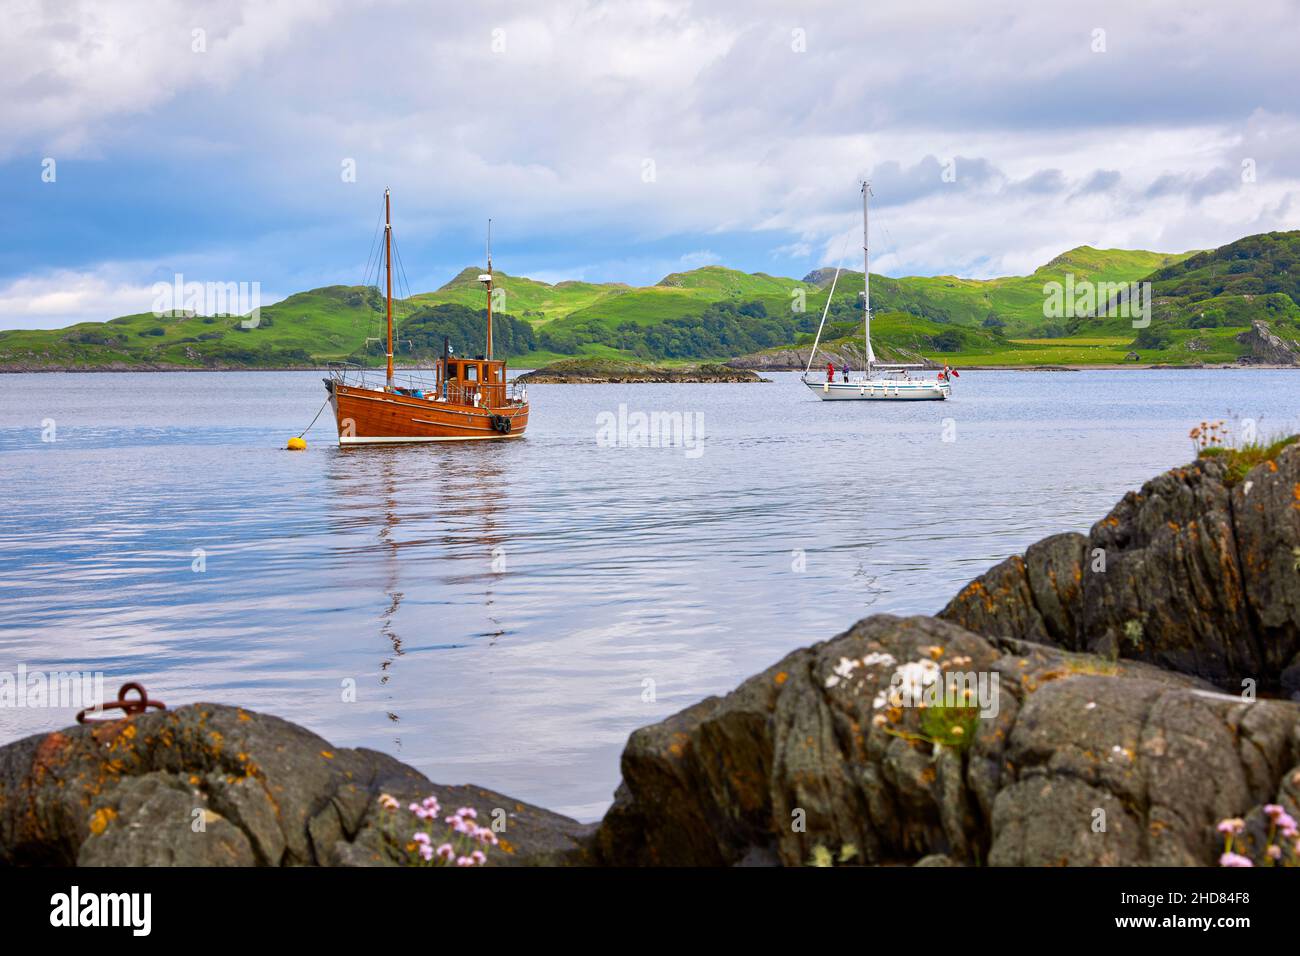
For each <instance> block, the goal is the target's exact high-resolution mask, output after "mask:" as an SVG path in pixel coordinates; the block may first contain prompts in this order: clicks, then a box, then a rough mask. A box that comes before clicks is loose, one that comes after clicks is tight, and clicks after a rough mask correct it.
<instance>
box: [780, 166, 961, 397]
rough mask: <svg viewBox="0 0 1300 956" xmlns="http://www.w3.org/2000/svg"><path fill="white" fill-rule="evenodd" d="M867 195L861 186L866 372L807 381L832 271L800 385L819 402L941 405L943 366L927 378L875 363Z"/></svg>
mask: <svg viewBox="0 0 1300 956" xmlns="http://www.w3.org/2000/svg"><path fill="white" fill-rule="evenodd" d="M870 195H871V184H870V183H865V182H864V183H863V184H862V277H863V290H862V296H863V297H862V302H863V305H862V330H863V336H864V338H865V341H866V353H865V354H866V363H867V367H866V370H865V371H864V372H862V373H860V374H859V375H858V376H857V377H856V378H854V377H853V376H852V375H849V376H847V380H845V379H841V380H840V381H838V382H837V381H834V374H833V373H831V372H829V371H828V374H827V376H826V380H825V381H821V382H815V381H812V380H811V379H810V378H809V375H810V374H811V373H812V366H813V362H814V361H816V359H817V346H818V345H819V344H820V343H821V338H822V329H823V328H824V327H825V325H826V316H827V314H828V313H829V312H830V308H831V298H832V296H834V295H835V284H836V283H837V282H838V281H839V278H840V270H839V268H836V270H835V277H834V278H833V279H832V280H831V291H830V294H829V295H827V296H826V308H825V309H823V310H822V320H821V324H820V325H818V326H817V337H816V339H814V340H813V348H812V353H811V354H810V355H809V356H808V367H807V368H806V369H804V373H803V383H804V384H805V385H807V386H808V388H810V389H811V390H812V392H813V394H814V395H816V396H817V397H818V398H820V399H821V400H822V401H823V402H841V401H855V402H856V401H875V402H917V401H921V402H925V401H931V402H934V401H939V402H941V401H944V400H945V399H947V398H949V397H950V396H951V395H952V381H951V374H950V372H949V369H948V368H947V366H945V367H944V369H943V371H942V372H939V373H938V374H937V375H933V376H930V377H927V376H925V375H924V374H923V373H920V372H918V373H917V374H916V375H915V376H914V375H913V371H912V370H913V369H925V368H926V366H924V365H920V364H915V365H908V364H898V363H892V362H878V361H876V353H875V352H874V351H873V350H872V348H871V253H870V251H869V249H868V243H867V199H868V197H869V196H870Z"/></svg>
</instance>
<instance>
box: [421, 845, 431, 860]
mask: <svg viewBox="0 0 1300 956" xmlns="http://www.w3.org/2000/svg"><path fill="white" fill-rule="evenodd" d="M420 859H422V860H426V861H427V860H432V859H433V847H431V846H430V845H429V844H427V843H421V844H420Z"/></svg>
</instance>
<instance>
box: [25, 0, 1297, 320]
mask: <svg viewBox="0 0 1300 956" xmlns="http://www.w3.org/2000/svg"><path fill="white" fill-rule="evenodd" d="M1085 8H1086V9H1085ZM1298 24H1300V2H1297V0H1253V2H1251V3H1249V4H1227V3H1221V2H1218V3H1216V2H1203V3H1202V2H1186V0H1184V2H1163V0H1144V2H1141V3H1137V2H1134V0H1124V2H1118V3H1109V2H1093V3H1090V4H1081V3H1065V2H1062V3H1055V2H1027V0H1022V2H1019V3H1004V2H998V0H982V2H980V3H965V2H962V3H958V2H948V3H939V2H928V0H904V2H879V0H877V2H868V3H862V2H853V3H845V2H840V3H817V2H795V0H784V2H771V0H721V2H708V3H691V2H674V0H627V2H623V0H615V2H594V0H586V2H584V0H531V2H496V0H474V2H472V3H466V2H463V0H455V2H447V0H433V2H430V0H423V2H410V3H406V2H399V0H376V2H369V3H367V2H356V0H352V2H335V0H279V2H276V0H269V2H253V0H242V2H241V0H222V2H165V0H139V2H136V0H94V2H79V0H49V2H44V3H41V2H32V0H6V3H5V5H4V27H3V31H0V62H2V63H3V64H4V68H3V69H2V70H0V210H3V216H2V217H0V328H17V327H53V326H59V325H64V324H68V323H70V322H74V321H82V320H87V319H93V320H102V319H106V318H110V317H112V316H116V315H120V314H125V313H130V312H142V311H147V310H148V309H149V308H150V306H151V303H152V301H153V295H152V293H151V287H152V285H153V283H155V282H158V281H168V282H170V281H172V280H173V277H174V276H175V274H176V273H181V274H183V275H184V276H185V279H186V280H187V281H194V280H197V281H220V282H259V283H260V284H261V288H262V293H263V301H264V302H269V301H273V300H274V299H276V298H279V297H282V296H284V295H287V294H290V293H292V292H295V291H299V290H302V289H308V288H314V287H317V286H321V285H329V284H335V283H348V284H352V283H357V282H359V281H361V279H362V276H363V273H364V271H365V264H366V259H367V254H368V252H369V249H370V243H371V240H372V237H373V235H374V228H375V222H376V215H377V214H378V212H379V209H380V205H381V203H382V195H383V189H384V187H385V186H391V187H392V189H393V198H394V211H395V216H394V219H395V226H394V229H395V234H396V236H397V238H398V241H399V243H400V248H401V252H402V259H403V263H404V265H405V268H406V273H407V276H408V277H409V282H410V286H411V287H412V289H413V290H415V291H424V290H427V289H432V288H436V287H437V286H439V285H441V284H442V283H443V282H445V281H446V280H447V279H448V278H450V276H452V275H453V274H454V273H456V272H457V271H459V270H460V269H461V268H463V267H464V266H466V265H471V264H477V263H481V260H482V248H483V233H484V228H485V221H486V219H487V217H488V216H492V217H493V220H494V259H495V262H496V265H497V266H498V268H500V269H502V270H504V271H506V272H508V273H512V274H520V275H530V276H534V277H537V278H541V279H545V280H547V281H558V280H560V279H566V278H573V279H587V280H594V281H611V280H612V281H624V282H630V283H634V284H648V283H653V282H655V281H657V280H658V279H660V278H661V277H662V276H663V275H665V274H667V273H669V272H673V271H679V270H682V269H688V268H694V267H696V266H699V265H704V264H708V263H721V264H724V265H727V266H731V267H734V268H739V269H744V270H746V271H751V272H756V271H762V272H769V273H773V274H776V275H789V276H796V277H798V276H802V275H803V274H805V273H806V272H807V271H809V270H810V269H811V268H814V267H816V266H819V265H823V264H827V263H831V264H834V263H835V262H836V261H838V260H839V259H840V257H841V255H844V254H845V250H846V249H847V256H848V259H849V261H850V262H853V261H856V257H857V256H858V255H859V252H858V250H857V245H858V241H857V230H858V229H859V228H860V215H861V212H860V205H859V198H858V193H857V181H858V180H859V179H860V178H862V177H866V176H869V177H870V178H871V180H872V182H873V188H874V192H875V196H876V200H875V205H874V207H873V209H874V211H875V213H876V214H875V216H874V217H873V235H872V242H873V248H874V255H875V259H874V260H873V266H878V267H879V271H881V272H884V273H887V274H891V275H907V274H940V273H952V274H956V275H962V276H970V277H976V278H983V277H988V276H994V275H1006V274H1015V273H1025V272H1028V271H1032V270H1033V268H1035V267H1036V266H1038V265H1040V264H1042V263H1043V262H1045V261H1047V260H1048V259H1050V258H1051V257H1052V256H1054V255H1056V254H1057V253H1059V252H1061V251H1063V250H1065V249H1067V248H1070V247H1072V246H1076V245H1079V244H1083V243H1087V244H1090V245H1094V246H1100V247H1126V248H1147V249H1156V250H1161V251H1179V250H1184V249H1189V248H1204V247H1210V246H1214V245H1219V244H1222V243H1224V242H1228V241H1231V240H1233V239H1236V238H1239V237H1241V236H1243V235H1248V234H1250V233H1254V232H1261V231H1267V230H1272V229H1292V228H1298V227H1300V98H1298V97H1297V96H1296V91H1297V89H1300V65H1297V64H1298V63H1300V58H1297V56H1296V53H1295V46H1294V44H1295V38H1296V36H1297V29H1296V28H1297V25H1298ZM51 160H52V161H53V162H52V163H51ZM353 168H354V169H355V176H354V177H353V176H349V175H348V172H349V170H350V169H353Z"/></svg>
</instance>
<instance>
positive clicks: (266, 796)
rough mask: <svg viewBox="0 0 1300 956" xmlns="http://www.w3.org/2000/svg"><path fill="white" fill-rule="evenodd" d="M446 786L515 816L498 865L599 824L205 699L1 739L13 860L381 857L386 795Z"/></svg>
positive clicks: (487, 812) (5, 819)
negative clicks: (430, 775)
mask: <svg viewBox="0 0 1300 956" xmlns="http://www.w3.org/2000/svg"><path fill="white" fill-rule="evenodd" d="M384 792H387V793H390V794H392V795H393V796H394V797H396V798H398V799H399V800H400V801H402V803H403V805H405V804H406V803H408V802H411V801H417V800H420V799H423V798H424V797H426V796H428V795H429V794H430V793H433V794H436V795H437V796H438V798H439V799H440V800H441V801H442V803H443V804H444V805H446V806H451V807H457V806H472V807H474V808H475V809H476V810H477V811H478V812H479V814H480V816H481V817H482V818H484V819H485V820H487V819H491V818H492V817H493V814H494V811H497V812H498V813H497V816H498V817H499V818H500V819H503V820H504V821H505V829H504V830H503V831H501V832H500V833H499V834H498V838H499V839H500V841H501V843H500V846H499V847H497V848H494V849H493V850H492V852H491V853H490V854H489V860H490V862H492V863H496V864H507V865H509V864H537V863H569V862H581V860H582V859H583V856H584V852H585V851H584V849H583V840H584V838H585V837H586V835H587V831H588V830H589V829H590V828H589V827H584V826H583V825H581V824H579V823H577V822H576V821H573V820H570V819H568V818H567V817H562V816H559V815H558V814H554V813H551V812H549V811H547V810H543V809H541V808H538V807H533V806H530V805H528V804H525V803H521V802H519V801H517V800H514V799H512V798H510V797H507V796H504V795H503V794H499V793H494V792H493V791H490V790H484V789H481V788H478V787H472V786H466V787H447V786H440V785H436V784H433V783H430V782H429V781H428V780H427V779H426V778H425V777H424V776H422V775H421V774H419V773H417V772H416V771H415V770H413V769H412V768H410V767H407V766H406V765H404V764H402V763H400V762H398V761H397V760H394V759H393V758H392V757H389V756H387V755H385V754H381V753H378V752H376V751H372V750H364V749H359V750H350V749H343V748H335V747H332V746H331V745H330V744H329V743H328V742H327V741H325V740H324V739H322V738H321V737H318V736H316V735H315V734H313V733H311V732H310V731H307V730H304V729H303V728H301V727H298V726H296V725H294V724H291V723H289V722H287V721H284V720H280V719H279V718H277V717H272V716H269V715H266V714H258V713H254V712H252V711H247V710H242V709H240V708H236V707H227V706H223V705H219V704H193V705H190V706H186V707H181V708H178V709H176V710H171V711H162V712H153V713H149V714H145V715H141V716H138V717H134V718H130V719H122V720H116V721H111V722H105V723H98V724H93V725H85V726H76V727H71V728H68V729H67V730H63V731H58V732H55V733H51V734H42V735H39V736H35V737H28V738H26V739H25V740H20V741H17V742H16V743H12V744H9V745H7V746H5V747H0V863H4V864H20V865H21V864H38V865H39V864H52V865H64V866H67V865H72V864H81V865H109V866H149V865H200V866H220V865H236V866H240V865H244V866H246V865H254V864H256V865H272V866H274V865H313V864H318V865H378V864H384V863H391V862H394V861H393V860H391V859H390V858H389V857H388V856H387V855H386V854H385V853H384V848H383V843H382V841H381V840H380V839H379V834H378V831H377V829H376V825H377V820H378V808H377V799H378V797H379V795H380V793H384Z"/></svg>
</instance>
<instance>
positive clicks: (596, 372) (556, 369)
mask: <svg viewBox="0 0 1300 956" xmlns="http://www.w3.org/2000/svg"><path fill="white" fill-rule="evenodd" d="M515 381H517V382H522V383H524V384H527V385H533V384H537V385H560V384H594V385H643V384H648V383H657V382H673V383H679V384H710V383H726V384H741V383H746V382H766V381H768V379H765V378H761V377H760V376H759V375H758V374H757V373H755V372H752V371H749V370H748V369H738V368H732V367H730V366H728V365H720V364H709V363H705V364H701V365H642V364H640V363H638V362H628V361H624V360H622V359H591V358H573V359H561V360H560V361H558V362H552V363H551V364H550V365H547V366H545V367H543V368H539V369H535V370H533V371H531V372H524V373H523V374H522V375H520V376H519V377H518V378H517V379H515Z"/></svg>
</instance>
